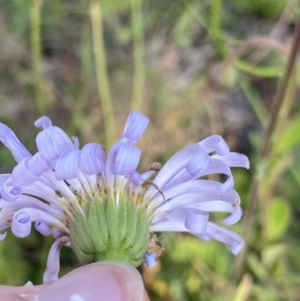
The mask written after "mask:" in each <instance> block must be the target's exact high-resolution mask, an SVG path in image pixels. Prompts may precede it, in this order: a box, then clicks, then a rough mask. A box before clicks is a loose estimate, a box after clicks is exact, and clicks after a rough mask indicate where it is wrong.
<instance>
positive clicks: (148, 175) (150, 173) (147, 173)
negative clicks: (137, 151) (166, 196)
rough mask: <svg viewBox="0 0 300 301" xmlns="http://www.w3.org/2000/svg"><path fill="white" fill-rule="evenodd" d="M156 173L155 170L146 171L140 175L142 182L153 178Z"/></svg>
mask: <svg viewBox="0 0 300 301" xmlns="http://www.w3.org/2000/svg"><path fill="white" fill-rule="evenodd" d="M156 173H157V171H155V170H148V171H145V172H144V173H142V174H141V176H142V178H143V179H144V181H147V180H149V179H150V178H151V177H152V176H154V175H155V174H156Z"/></svg>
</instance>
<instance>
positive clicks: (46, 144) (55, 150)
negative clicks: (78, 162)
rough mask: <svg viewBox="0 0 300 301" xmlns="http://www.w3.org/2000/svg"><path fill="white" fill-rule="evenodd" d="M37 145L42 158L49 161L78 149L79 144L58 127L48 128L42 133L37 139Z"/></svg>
mask: <svg viewBox="0 0 300 301" xmlns="http://www.w3.org/2000/svg"><path fill="white" fill-rule="evenodd" d="M36 144H37V148H38V150H39V152H40V154H41V156H42V157H43V158H44V159H45V160H47V161H50V160H53V159H56V158H58V157H59V156H60V155H62V154H64V153H67V152H69V151H71V150H74V149H77V143H75V144H74V142H73V141H72V140H71V139H70V138H69V136H68V135H67V134H66V133H65V132H64V131H63V130H62V129H60V128H58V127H56V126H50V127H47V128H45V129H44V130H43V131H42V132H40V133H39V134H38V135H37V137H36Z"/></svg>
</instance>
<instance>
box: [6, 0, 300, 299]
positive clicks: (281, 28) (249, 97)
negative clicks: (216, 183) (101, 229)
mask: <svg viewBox="0 0 300 301" xmlns="http://www.w3.org/2000/svg"><path fill="white" fill-rule="evenodd" d="M299 16H300V2H299V1H298V0H254V1H247V0H228V1H221V0H202V1H199V0H183V1H179V0H173V1H171V0H164V1H160V0H144V1H143V0H123V1H120V0H110V1H97V0H93V1H92V0H91V1H89V0H0V120H1V122H3V123H6V124H7V125H9V126H10V127H11V128H12V129H13V130H14V131H15V132H16V134H17V136H18V137H19V138H20V140H21V141H22V142H23V143H24V144H25V145H26V146H27V147H28V148H29V149H30V150H31V151H33V152H34V151H35V150H36V146H35V137H36V134H37V133H38V131H39V130H38V129H36V128H35V127H34V126H33V122H34V121H35V120H36V119H38V117H39V116H41V115H43V114H46V115H47V116H49V117H50V118H51V119H52V121H53V123H54V124H56V125H58V126H61V127H62V128H63V129H64V130H65V131H66V132H67V133H68V134H69V135H70V136H72V135H76V136H78V137H79V139H80V141H81V145H83V144H84V143H86V142H90V141H97V142H100V143H102V144H104V145H105V146H107V147H109V146H111V145H112V143H113V142H114V141H115V139H116V138H117V137H118V136H119V135H120V134H121V133H122V130H123V125H124V122H125V120H126V117H127V115H128V113H129V111H130V110H131V109H136V110H139V111H141V112H143V113H144V114H146V115H147V116H149V118H150V125H149V127H148V129H147V130H146V133H145V134H144V137H143V140H142V142H141V143H140V146H141V148H142V149H143V158H142V162H141V165H140V170H141V171H142V170H145V168H147V166H148V165H149V164H151V163H153V162H156V161H159V162H161V163H165V162H166V161H167V160H168V158H170V156H171V155H172V154H174V153H175V152H176V151H178V150H179V149H181V148H182V147H184V146H186V145H187V144H190V143H194V142H197V141H199V140H201V139H203V138H205V137H206V136H208V135H210V134H221V135H222V136H223V137H224V138H225V140H226V141H227V143H228V144H229V146H230V148H231V150H233V151H238V152H242V153H245V154H246V155H248V156H249V158H250V160H251V170H250V171H244V170H235V171H234V175H235V189H236V190H237V191H238V192H239V193H240V195H241V198H242V207H243V208H244V218H243V219H242V220H241V221H240V222H239V223H238V224H236V225H233V226H231V227H230V228H231V229H232V230H234V231H236V232H238V233H239V234H240V235H242V236H243V237H244V238H245V240H246V244H247V246H248V247H247V248H245V250H244V252H243V253H242V254H241V255H238V256H237V257H235V256H234V255H232V254H231V253H230V250H229V248H228V247H227V246H225V245H223V244H221V243H218V242H209V243H205V242H202V241H200V240H199V239H197V238H195V237H193V236H191V235H184V234H162V235H161V240H162V242H163V245H164V247H165V249H166V251H165V252H164V253H163V255H162V256H161V257H160V261H159V263H158V264H157V265H156V267H154V268H151V269H147V268H145V267H142V268H141V272H142V274H143V277H144V281H145V285H146V288H147V291H148V292H149V294H150V297H151V300H153V301H155V300H162V301H185V300H186V301H188V300H190V301H193V300H204V301H206V300H207V301H218V300H233V301H246V300H248V301H256V300H274V301H277V300H278V301H279V300H282V301H286V300H300V288H299V287H300V259H299V254H300V236H299V231H300V222H299V219H300V202H299V194H300V151H299V149H300V105H299V101H297V100H298V99H299V97H300V93H299V85H300V63H299V59H298V61H297V62H296V64H295V69H294V72H293V73H292V75H291V77H290V80H289V85H288V89H287V92H286V93H285V97H284V101H283V105H282V107H281V110H280V113H279V118H278V120H277V123H276V126H275V128H274V130H273V131H272V137H270V138H272V145H271V149H270V151H269V153H268V156H267V157H264V158H263V159H262V158H261V156H259V155H258V154H259V151H260V149H261V147H262V143H263V140H264V139H265V138H266V137H265V136H264V130H265V128H266V127H267V125H268V122H269V120H270V117H271V116H270V114H271V113H270V112H271V109H272V104H273V99H274V95H275V93H276V90H277V88H278V85H279V83H280V80H281V78H282V76H283V74H284V72H285V66H286V63H287V60H288V55H289V50H290V48H291V45H292V40H293V36H294V33H295V27H296V24H297V22H298V19H299ZM298 58H299V57H298ZM295 100H296V101H295ZM13 167H14V161H13V158H12V156H11V154H10V153H9V151H8V150H7V149H6V148H5V147H4V146H3V145H1V146H0V171H1V173H5V172H10V171H11V170H12V168H13ZM215 179H217V178H215ZM254 179H256V180H257V181H258V182H259V187H258V189H257V197H256V198H255V200H252V199H251V197H250V190H251V187H252V188H253V184H251V183H253V181H254ZM222 218H224V215H223V214H214V215H213V219H214V220H215V221H217V222H218V223H222V222H221V221H222ZM52 242H53V238H50V237H48V238H44V237H42V236H40V235H39V234H37V233H35V232H34V231H33V233H32V234H31V235H30V236H29V237H27V238H25V239H17V238H15V237H14V236H13V235H12V234H11V233H8V235H7V238H6V239H5V240H4V241H2V242H1V243H0V283H2V284H9V285H23V284H25V283H26V282H27V281H28V280H31V281H32V282H33V283H35V284H38V283H41V281H42V274H43V271H44V269H45V265H46V260H47V255H48V251H49V249H50V246H51V244H52ZM78 265H79V264H78V262H77V260H76V258H75V256H74V254H73V253H72V252H71V251H70V250H69V249H68V248H63V251H62V255H61V275H63V274H65V273H67V272H69V271H70V270H72V269H74V268H75V267H77V266H78Z"/></svg>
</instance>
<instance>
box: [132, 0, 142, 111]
mask: <svg viewBox="0 0 300 301" xmlns="http://www.w3.org/2000/svg"><path fill="white" fill-rule="evenodd" d="M131 15H132V31H133V45H134V79H133V89H132V101H131V108H132V109H135V110H137V111H141V110H142V104H143V99H144V86H145V64H144V37H143V16H142V0H131Z"/></svg>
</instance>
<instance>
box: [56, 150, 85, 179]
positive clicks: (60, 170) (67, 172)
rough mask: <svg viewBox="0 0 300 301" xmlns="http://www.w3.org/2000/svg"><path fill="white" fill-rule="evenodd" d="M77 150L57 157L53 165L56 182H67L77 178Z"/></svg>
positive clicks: (78, 153) (78, 152)
mask: <svg viewBox="0 0 300 301" xmlns="http://www.w3.org/2000/svg"><path fill="white" fill-rule="evenodd" d="M79 155H80V151H79V150H77V149H76V150H72V151H69V152H68V153H64V154H62V155H61V156H59V157H58V159H57V161H56V164H55V177H56V179H57V180H68V179H73V178H76V177H77V170H78V161H79Z"/></svg>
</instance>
